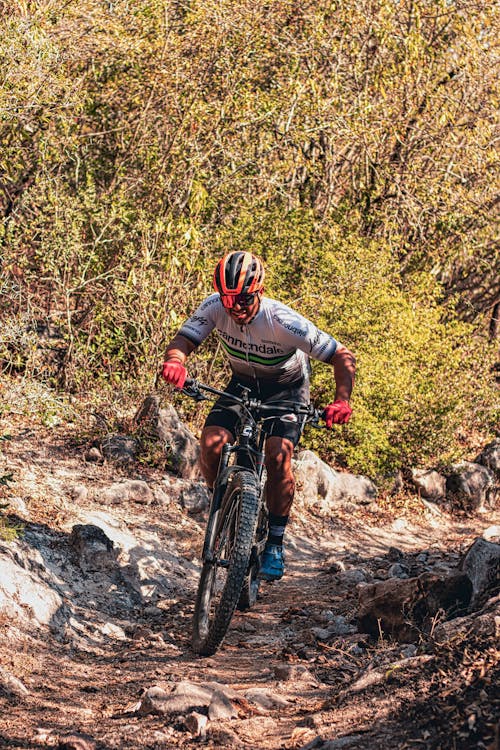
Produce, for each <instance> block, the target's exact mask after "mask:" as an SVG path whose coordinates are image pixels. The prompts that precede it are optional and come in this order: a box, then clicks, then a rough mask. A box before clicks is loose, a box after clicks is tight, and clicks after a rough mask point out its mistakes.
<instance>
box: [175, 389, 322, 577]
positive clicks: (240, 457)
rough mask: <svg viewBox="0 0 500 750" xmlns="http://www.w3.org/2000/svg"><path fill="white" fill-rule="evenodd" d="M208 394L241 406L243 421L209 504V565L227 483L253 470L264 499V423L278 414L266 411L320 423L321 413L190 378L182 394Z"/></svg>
mask: <svg viewBox="0 0 500 750" xmlns="http://www.w3.org/2000/svg"><path fill="white" fill-rule="evenodd" d="M202 390H203V391H206V392H208V393H210V394H212V395H215V396H224V397H225V398H227V399H228V400H231V401H233V402H234V403H235V404H238V405H239V406H240V407H241V414H240V419H239V421H238V425H237V429H236V434H235V439H234V442H233V443H225V445H224V446H223V448H222V451H221V456H220V461H219V468H218V472H217V477H216V480H215V484H214V488H213V493H212V500H211V503H210V509H209V515H208V522H207V533H206V535H205V542H204V544H203V551H202V560H203V562H208V563H210V561H211V560H210V551H209V550H210V538H211V530H212V527H213V525H214V519H215V517H216V514H217V511H219V510H221V503H222V500H223V498H224V493H225V490H226V487H227V485H228V483H229V482H230V481H231V475H232V474H233V473H234V472H237V471H241V470H243V469H250V470H251V471H253V472H254V473H255V474H256V476H257V477H258V483H259V487H260V495H259V500H260V502H262V500H263V489H264V487H263V483H262V476H263V471H264V446H265V441H266V438H267V435H266V433H265V431H264V426H263V425H264V422H265V420H266V419H274V418H276V413H275V414H273V415H272V416H269V417H265V416H264V415H265V413H266V412H270V411H274V412H280V411H281V412H282V413H283V414H286V413H291V412H294V413H296V414H301V415H302V416H303V417H304V422H305V421H308V422H312V423H316V424H317V423H318V421H319V419H320V413H319V412H318V411H317V410H316V409H314V408H313V407H312V406H311V405H309V406H307V407H306V406H305V405H303V404H286V405H285V404H284V403H283V402H282V403H281V404H272V405H271V404H262V403H261V402H260V401H259V400H257V399H254V398H251V397H250V395H249V394H250V389H249V388H245V387H242V393H241V396H235V395H233V394H231V393H227V392H226V391H220V390H218V389H217V388H212V387H211V386H207V385H204V384H202V383H199V382H197V381H196V380H192V379H189V380H187V381H186V383H185V385H184V388H183V393H185V394H186V395H187V396H190V397H191V398H194V399H195V400H197V401H205V400H209V399H208V397H207V396H204V395H203V394H202V392H201V391H202ZM232 456H234V463H230V461H231V457H232Z"/></svg>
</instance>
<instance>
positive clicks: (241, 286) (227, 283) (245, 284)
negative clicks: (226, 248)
mask: <svg viewBox="0 0 500 750" xmlns="http://www.w3.org/2000/svg"><path fill="white" fill-rule="evenodd" d="M263 284H264V266H263V265H262V261H261V260H259V258H257V257H256V256H255V255H253V254H252V253H249V252H243V251H240V250H237V251H235V252H232V253H228V254H227V255H225V256H224V257H223V258H221V260H220V261H219V262H218V263H217V266H216V267H215V272H214V289H215V290H216V291H217V292H219V294H220V296H221V297H222V298H224V297H227V296H236V295H240V294H253V293H255V292H260V291H261V289H262V287H263Z"/></svg>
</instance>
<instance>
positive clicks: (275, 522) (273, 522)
mask: <svg viewBox="0 0 500 750" xmlns="http://www.w3.org/2000/svg"><path fill="white" fill-rule="evenodd" d="M287 523H288V516H276V515H275V514H274V513H269V534H268V536H267V541H268V542H269V544H276V545H277V546H278V547H281V546H282V545H283V534H284V533H285V526H286V525H287Z"/></svg>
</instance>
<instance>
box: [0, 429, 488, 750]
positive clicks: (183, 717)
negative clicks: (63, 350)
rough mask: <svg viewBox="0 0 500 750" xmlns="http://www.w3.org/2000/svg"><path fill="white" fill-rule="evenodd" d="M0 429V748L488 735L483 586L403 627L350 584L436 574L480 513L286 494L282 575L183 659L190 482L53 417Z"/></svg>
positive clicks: (408, 743)
mask: <svg viewBox="0 0 500 750" xmlns="http://www.w3.org/2000/svg"><path fill="white" fill-rule="evenodd" d="M7 422H8V423H7ZM2 434H3V436H4V439H3V440H2V443H1V446H0V447H1V450H2V462H1V466H2V471H0V474H3V475H4V476H5V475H7V474H10V475H11V478H10V479H9V480H8V481H7V482H6V486H5V487H4V488H3V489H4V492H3V496H4V502H8V507H7V508H6V509H4V514H6V516H7V517H8V518H9V523H10V525H11V526H12V525H18V526H19V528H20V536H19V537H18V538H17V539H15V540H13V541H1V540H0V573H1V575H2V578H3V580H2V581H0V584H2V588H0V591H1V592H2V593H0V705H1V710H0V747H8V748H37V749H38V748H40V749H41V748H47V747H58V748H67V749H68V748H72V749H73V750H90V749H94V750H95V749H98V748H101V750H104V749H105V748H106V749H109V750H111V749H112V748H117V749H118V748H120V749H121V748H123V749H128V748H130V749H132V748H134V750H135V748H150V749H151V750H153V749H158V750H160V749H163V748H186V749H187V748H199V747H208V748H210V747H214V748H215V747H217V748H218V747H221V746H226V747H241V748H268V749H269V750H278V749H279V748H287V749H290V750H291V749H292V748H297V749H298V748H302V749H305V748H310V749H311V750H312V749H313V748H323V749H324V750H327V749H330V750H336V749H337V748H347V749H348V750H354V749H357V748H365V747H368V748H371V749H373V750H396V749H397V750H403V749H408V750H410V748H411V749H413V748H415V749H417V748H418V749H419V750H438V749H441V750H447V749H450V750H451V749H453V750H471V749H472V748H478V750H479V749H481V750H498V747H499V739H498V718H499V712H498V708H499V698H498V649H497V648H496V643H498V641H497V640H496V638H497V637H498V623H499V617H498V615H499V610H498V597H497V598H496V599H494V598H493V599H491V598H490V600H489V602H487V603H486V604H485V603H484V602H483V603H482V604H481V608H480V609H479V610H478V611H477V612H475V613H462V615H463V616H462V617H459V618H457V619H454V620H450V621H449V622H448V623H445V622H443V620H444V614H440V613H437V614H436V616H435V620H434V622H433V623H432V627H431V628H430V629H429V628H427V629H426V631H425V632H424V631H422V632H421V633H419V634H417V635H416V636H415V635H414V636H413V638H412V639H411V641H410V642H408V641H406V642H405V641H402V640H401V639H400V640H396V639H391V638H390V637H389V635H388V634H387V633H384V631H383V628H381V629H380V633H379V637H378V638H376V637H373V636H370V635H368V634H366V633H364V632H362V631H361V630H360V627H359V621H358V619H357V617H358V614H359V591H360V586H361V587H362V586H363V585H366V584H367V583H371V582H373V581H382V580H387V579H388V578H390V577H391V576H395V575H396V576H402V578H403V579H404V578H405V577H406V578H411V577H412V576H418V575H420V574H421V573H423V572H425V571H432V572H433V573H437V572H440V573H444V574H447V575H448V574H450V573H453V571H455V570H456V568H457V565H458V563H459V561H460V559H461V557H462V556H463V554H464V553H465V551H466V550H467V549H468V547H469V546H470V545H471V543H472V542H473V541H474V540H475V539H476V538H477V537H481V535H483V534H486V536H487V537H488V538H490V539H493V540H494V541H498V539H497V538H495V534H496V535H498V528H497V529H495V528H494V526H495V524H498V523H499V518H498V515H496V514H495V512H491V513H488V514H475V515H470V514H469V515H465V514H462V515H461V516H460V517H457V516H456V514H452V513H450V512H444V511H441V512H439V511H438V510H436V509H430V508H429V507H426V506H424V505H423V504H421V503H419V501H418V499H417V498H413V499H412V498H406V499H405V500H404V501H400V502H398V503H396V502H394V503H392V504H391V503H388V502H381V501H379V502H377V503H373V504H372V505H370V506H369V507H364V508H361V507H357V506H355V505H352V504H351V505H349V504H344V505H341V506H340V505H339V506H338V507H336V508H335V509H332V512H331V513H325V511H324V509H323V511H322V512H321V513H320V512H319V511H317V510H314V509H311V507H306V504H305V503H304V502H303V500H302V499H301V497H300V495H299V496H298V498H297V502H296V504H295V508H294V516H293V520H292V522H291V524H290V533H289V536H288V540H289V541H288V548H287V553H288V558H287V559H288V567H287V574H286V576H285V578H284V579H283V580H282V581H280V582H277V583H274V584H266V585H264V586H263V587H262V590H261V595H260V598H259V601H258V602H257V605H256V606H255V608H254V609H253V610H252V611H251V612H248V613H237V614H236V615H235V617H234V620H233V622H232V624H231V627H230V630H229V633H228V635H227V637H226V640H225V642H224V644H223V646H222V647H221V649H220V650H219V652H218V653H217V654H216V655H215V656H213V657H210V658H200V657H199V656H196V655H195V654H193V652H192V651H191V648H190V622H191V617H192V611H193V599H194V592H195V587H196V580H197V573H198V570H199V561H198V553H199V550H200V546H201V541H202V535H203V523H204V513H203V512H193V510H188V509H187V507H183V505H184V506H186V505H187V504H186V503H183V502H182V499H181V498H182V493H183V492H185V491H186V489H189V487H188V485H189V483H188V482H187V481H186V480H179V479H176V478H175V477H174V476H172V475H171V474H169V473H168V472H166V471H165V469H164V468H162V467H161V466H159V465H156V466H152V465H151V464H150V465H147V464H144V463H140V462H135V463H134V462H132V463H129V464H127V465H126V466H123V465H117V464H116V463H114V462H113V461H112V460H102V459H101V456H100V453H99V451H98V450H94V452H92V451H90V445H91V440H90V438H89V437H88V436H87V439H82V438H81V437H80V438H79V439H75V436H74V435H72V434H70V433H69V432H68V430H67V429H64V427H63V426H61V425H60V426H59V427H57V428H52V429H48V428H44V427H41V426H36V425H29V424H26V421H25V420H23V419H16V420H12V419H11V420H7V421H6V423H5V424H4V425H3V428H2ZM131 482H132V484H131ZM120 488H121V490H120ZM394 566H399V568H397V567H396V568H395V567H394ZM398 571H399V572H398ZM495 622H496V627H497V633H496V637H495V632H494V631H493V632H492V629H491V626H492V623H493V625H494V624H495Z"/></svg>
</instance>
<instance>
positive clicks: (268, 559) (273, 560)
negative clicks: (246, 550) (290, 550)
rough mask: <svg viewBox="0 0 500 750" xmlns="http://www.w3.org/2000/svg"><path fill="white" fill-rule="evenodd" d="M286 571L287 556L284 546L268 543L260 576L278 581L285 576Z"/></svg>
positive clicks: (265, 579) (263, 555)
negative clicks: (284, 553)
mask: <svg viewBox="0 0 500 750" xmlns="http://www.w3.org/2000/svg"><path fill="white" fill-rule="evenodd" d="M284 572H285V558H284V555H283V547H278V545H276V544H269V543H267V544H266V546H265V548H264V552H263V553H262V560H261V565H260V571H259V577H260V578H263V579H264V581H277V580H279V579H280V578H282V577H283V573H284Z"/></svg>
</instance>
